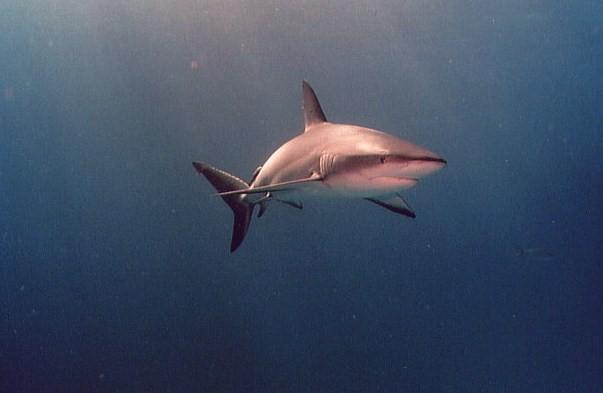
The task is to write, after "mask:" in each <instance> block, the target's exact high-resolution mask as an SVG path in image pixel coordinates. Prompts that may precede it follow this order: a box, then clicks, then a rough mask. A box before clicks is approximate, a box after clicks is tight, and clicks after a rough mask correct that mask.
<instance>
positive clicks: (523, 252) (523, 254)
mask: <svg viewBox="0 0 603 393" xmlns="http://www.w3.org/2000/svg"><path fill="white" fill-rule="evenodd" d="M515 256H516V257H520V258H528V259H537V260H541V261H548V260H551V259H554V258H555V254H553V252H551V251H550V250H548V249H546V248H543V247H515Z"/></svg>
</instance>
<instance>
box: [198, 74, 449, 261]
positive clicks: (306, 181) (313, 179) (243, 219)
mask: <svg viewBox="0 0 603 393" xmlns="http://www.w3.org/2000/svg"><path fill="white" fill-rule="evenodd" d="M302 90H303V114H304V129H303V132H302V133H300V134H298V135H297V136H296V137H294V138H293V139H290V140H289V141H287V142H285V143H284V144H283V145H281V146H280V147H279V148H278V149H277V150H276V151H274V153H272V154H271V155H270V156H269V157H268V159H267V160H266V162H264V164H262V165H260V166H258V167H257V169H256V170H255V171H254V172H253V174H252V175H251V179H250V180H249V181H248V182H246V181H244V180H242V179H240V178H238V177H236V176H234V175H232V174H230V173H228V172H225V171H223V170H221V169H218V168H215V167H213V166H211V165H209V164H206V163H204V162H200V161H194V162H193V167H194V168H195V169H196V171H197V172H198V173H199V174H200V175H203V176H204V177H205V178H206V179H207V180H208V181H209V183H211V185H212V186H213V187H214V188H215V189H216V191H217V192H216V195H218V196H220V197H221V198H222V199H223V200H224V202H226V204H227V205H228V206H229V207H230V208H231V209H232V212H233V214H234V225H233V231H232V237H231V243H230V251H231V252H234V251H235V250H237V249H238V248H239V246H240V245H241V243H242V242H243V240H244V239H245V236H246V235H247V232H248V230H249V226H250V224H251V219H252V217H253V214H254V209H255V208H256V207H258V217H261V216H263V215H264V213H265V212H266V209H267V207H268V205H269V203H270V202H272V201H277V202H281V203H284V204H286V205H289V206H292V207H294V208H297V209H302V208H303V201H304V200H305V199H307V198H358V199H364V200H366V201H369V202H371V203H374V204H376V205H378V206H381V207H383V208H385V209H387V210H389V211H391V212H393V213H396V214H399V215H402V216H406V217H410V218H415V217H416V215H415V213H414V212H413V210H412V209H411V208H410V206H409V204H408V203H407V202H406V201H405V200H404V198H403V197H402V195H401V194H400V192H401V191H403V190H406V189H408V188H411V187H414V186H415V185H416V184H417V182H418V181H419V179H421V178H423V177H425V176H427V175H430V174H432V173H434V172H437V171H438V170H440V169H442V168H443V167H444V166H446V164H447V162H446V160H444V159H443V158H442V157H440V156H439V155H437V154H435V153H433V152H431V151H429V150H427V149H425V148H423V147H420V146H417V145H415V144H413V143H411V142H409V141H406V140H404V139H401V138H398V137H396V136H394V135H391V134H387V133H385V132H382V131H379V130H375V129H371V128H366V127H362V126H358V125H350V124H339V123H331V122H329V121H328V120H327V118H326V116H325V114H324V112H323V110H322V107H321V105H320V102H319V101H318V98H317V96H316V93H315V92H314V90H313V89H312V87H311V86H310V84H309V83H308V82H306V81H303V82H302Z"/></svg>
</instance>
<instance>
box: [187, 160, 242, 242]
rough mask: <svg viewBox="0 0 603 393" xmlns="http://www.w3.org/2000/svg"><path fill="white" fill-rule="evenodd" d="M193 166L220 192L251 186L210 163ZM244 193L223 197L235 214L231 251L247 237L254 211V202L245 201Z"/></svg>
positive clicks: (195, 163)
mask: <svg viewBox="0 0 603 393" xmlns="http://www.w3.org/2000/svg"><path fill="white" fill-rule="evenodd" d="M193 166H194V167H195V169H196V170H197V172H199V173H200V174H202V175H203V176H205V177H206V178H207V180H209V182H210V183H211V184H212V185H213V186H214V188H215V189H216V191H218V192H227V191H235V190H241V189H245V188H249V184H247V183H246V182H244V181H243V180H241V179H239V178H238V177H236V176H233V175H231V174H230V173H227V172H224V171H222V170H220V169H217V168H214V167H212V166H210V165H207V164H204V163H201V162H193ZM244 197H245V196H244V195H224V196H222V199H223V200H224V202H226V204H227V205H228V206H230V208H231V209H232V212H233V214H234V225H233V228H232V241H231V243H230V252H234V251H235V250H236V249H237V248H238V247H239V246H240V245H241V243H242V242H243V239H245V235H246V234H247V230H248V229H249V224H250V223H251V215H252V213H253V204H251V203H249V202H247V201H245V198H244Z"/></svg>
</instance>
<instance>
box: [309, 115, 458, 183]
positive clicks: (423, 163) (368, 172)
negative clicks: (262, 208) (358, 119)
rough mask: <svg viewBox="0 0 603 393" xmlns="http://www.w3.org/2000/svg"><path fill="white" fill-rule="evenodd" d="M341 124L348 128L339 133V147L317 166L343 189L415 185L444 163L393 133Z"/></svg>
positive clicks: (439, 158)
mask: <svg viewBox="0 0 603 393" xmlns="http://www.w3.org/2000/svg"><path fill="white" fill-rule="evenodd" d="M344 127H350V128H348V129H347V130H342V132H341V133H340V135H339V138H340V139H341V144H340V145H339V146H341V147H342V148H341V149H335V150H334V151H332V152H331V153H330V154H326V155H325V156H324V158H322V160H321V164H320V166H321V168H320V169H321V173H323V174H325V178H326V180H327V182H328V183H330V185H331V186H332V187H334V188H337V189H340V190H342V191H344V192H346V193H350V194H356V195H358V194H363V193H365V192H366V191H367V190H368V195H382V194H384V193H388V192H396V191H399V190H401V189H405V188H410V187H412V186H414V185H415V184H416V183H417V181H418V180H419V179H421V178H423V177H425V176H428V175H430V174H432V173H434V172H437V171H438V170H440V169H442V168H443V167H444V166H445V165H446V160H444V159H443V158H442V157H440V156H439V155H437V154H435V153H433V152H431V151H429V150H427V149H424V148H422V147H419V146H417V145H414V144H412V143H410V142H408V141H405V140H403V139H400V138H397V137H395V136H393V135H390V134H386V133H383V132H380V131H376V130H371V129H366V128H360V127H354V126H344ZM346 134H347V135H349V139H348V138H345V135H346ZM346 139H347V141H346Z"/></svg>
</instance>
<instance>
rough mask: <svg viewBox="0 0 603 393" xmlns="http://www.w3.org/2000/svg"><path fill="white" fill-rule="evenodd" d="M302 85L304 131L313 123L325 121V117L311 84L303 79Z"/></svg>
mask: <svg viewBox="0 0 603 393" xmlns="http://www.w3.org/2000/svg"><path fill="white" fill-rule="evenodd" d="M302 85H303V90H304V123H305V124H304V132H307V131H308V130H309V129H310V128H311V127H312V126H313V125H315V124H319V123H324V122H326V121H327V118H326V117H325V114H324V112H323V111H322V108H321V107H320V102H318V98H316V93H314V90H313V89H312V86H310V84H309V83H308V82H306V81H303V82H302Z"/></svg>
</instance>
